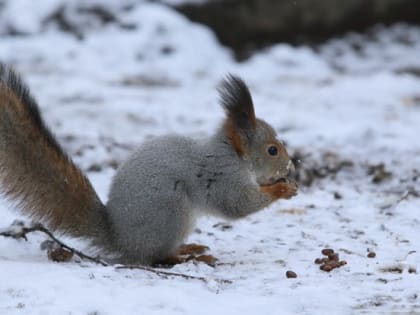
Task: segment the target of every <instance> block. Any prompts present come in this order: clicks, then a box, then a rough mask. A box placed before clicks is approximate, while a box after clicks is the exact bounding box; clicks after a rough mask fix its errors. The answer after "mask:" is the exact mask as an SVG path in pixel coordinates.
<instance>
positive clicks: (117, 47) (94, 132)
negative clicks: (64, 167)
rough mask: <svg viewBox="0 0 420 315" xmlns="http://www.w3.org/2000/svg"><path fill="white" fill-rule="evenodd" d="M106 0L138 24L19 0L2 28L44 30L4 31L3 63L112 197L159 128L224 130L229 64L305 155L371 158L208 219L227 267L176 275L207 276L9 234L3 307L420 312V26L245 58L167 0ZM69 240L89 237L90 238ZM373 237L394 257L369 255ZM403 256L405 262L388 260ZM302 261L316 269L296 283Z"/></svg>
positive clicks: (3, 253) (5, 310)
mask: <svg viewBox="0 0 420 315" xmlns="http://www.w3.org/2000/svg"><path fill="white" fill-rule="evenodd" d="M95 3H99V4H100V5H102V6H104V7H106V8H111V9H112V10H113V11H112V12H113V13H114V14H115V15H116V16H117V17H118V20H119V22H120V24H121V23H123V24H124V23H125V24H132V25H134V26H135V27H134V28H131V29H127V28H124V27H122V26H121V25H120V24H118V23H109V24H104V25H102V24H101V23H97V24H95V25H94V26H89V27H88V24H84V23H85V22H86V21H87V20H88V19H87V18H86V17H81V16H80V15H78V13H77V12H78V11H77V7H78V6H82V5H84V6H85V7H86V6H88V5H86V2H83V1H74V2H71V5H70V4H68V3H66V5H67V7H68V8H70V9H69V11H68V15H69V19H70V20H71V21H78V22H80V23H81V24H80V25H81V26H80V29H79V31H80V32H81V33H82V34H83V39H78V38H77V37H76V36H74V35H72V34H70V33H65V32H63V31H61V30H59V29H58V28H57V27H56V26H55V25H54V24H53V23H52V24H48V25H47V26H45V25H43V23H42V21H43V20H44V19H45V18H46V17H48V16H49V15H51V13H52V12H54V10H56V9H57V8H59V7H60V6H61V5H62V4H64V1H62V0H55V1H43V2H42V5H41V4H40V3H38V2H37V4H36V5H35V4H34V3H32V2H31V1H25V0H14V1H8V2H5V8H4V9H3V11H0V21H2V22H1V23H0V33H1V34H5V30H6V29H7V25H8V27H10V26H12V27H13V28H14V29H15V30H20V31H22V32H24V33H27V34H28V36H24V37H12V36H7V35H4V36H3V37H1V44H0V60H2V61H4V62H7V63H11V64H13V65H14V66H15V67H16V68H17V69H18V70H19V71H20V72H21V73H22V75H23V77H24V78H25V80H26V81H27V82H28V84H29V85H30V87H31V90H32V93H33V94H34V96H35V97H36V98H37V100H38V101H39V104H40V107H41V110H42V113H43V116H44V118H45V120H46V121H47V122H48V124H49V125H50V126H51V129H52V130H54V132H55V133H56V135H57V137H58V139H59V141H60V142H61V143H62V144H63V146H64V147H65V148H66V150H68V151H69V152H70V154H71V155H72V156H73V157H74V160H75V161H76V163H77V164H78V165H80V167H81V168H82V169H84V170H85V171H86V172H87V174H88V176H89V178H90V179H91V180H92V182H93V184H94V186H95V188H96V189H97V191H98V193H99V195H100V196H101V198H102V199H103V200H106V198H107V191H108V187H109V184H110V181H111V178H112V175H113V173H114V172H115V170H114V168H113V166H114V165H115V164H118V163H120V162H121V161H122V160H123V159H124V158H125V157H126V156H127V155H128V154H129V152H130V151H131V150H132V149H133V148H134V147H135V146H136V145H137V144H139V143H140V142H141V141H142V140H144V139H146V138H147V137H150V136H152V135H161V134H171V133H179V134H185V135H189V136H193V137H202V136H206V135H210V134H211V133H212V132H213V131H214V130H215V128H217V126H218V125H219V124H220V121H221V119H222V118H223V111H222V110H221V108H220V107H219V106H218V105H217V94H216V91H215V87H216V85H217V83H218V82H219V80H220V79H221V78H222V77H223V76H224V75H225V74H226V73H228V72H231V73H235V74H238V75H241V76H242V77H243V78H244V79H245V80H246V81H247V82H248V84H249V86H250V88H251V91H252V93H253V97H254V101H255V104H256V105H255V106H256V113H257V115H258V116H259V117H261V118H263V119H265V120H267V121H268V122H269V123H271V124H272V125H273V126H274V127H275V129H276V130H277V131H278V132H279V136H280V138H282V139H283V140H285V141H286V143H287V144H288V147H289V151H290V152H294V151H295V150H298V149H299V150H302V151H303V152H304V153H305V154H310V160H314V161H318V162H322V154H323V153H325V152H334V153H337V154H338V155H339V158H340V159H345V160H351V161H352V162H353V163H354V166H353V167H352V168H348V169H347V168H346V169H343V170H342V171H341V172H339V173H338V174H336V175H335V176H329V177H327V178H325V179H322V180H316V181H315V182H314V184H313V185H312V186H310V187H301V190H300V193H299V195H298V196H297V197H295V198H294V199H292V200H290V201H279V202H277V203H275V204H274V205H272V206H271V207H270V208H268V209H265V210H263V211H261V212H259V213H257V214H255V215H252V216H250V217H247V218H245V219H242V220H239V221H235V222H230V223H229V224H231V225H232V227H231V228H230V229H224V230H223V229H221V228H220V227H217V226H216V227H215V224H216V223H218V222H220V219H218V218H203V219H202V220H200V221H199V223H198V226H197V230H196V231H195V232H194V233H193V234H192V235H191V236H190V238H189V240H188V241H189V242H197V243H202V244H206V245H208V246H209V247H210V248H211V250H210V253H211V254H213V255H214V256H216V257H217V258H218V259H219V261H218V264H217V265H216V267H215V268H211V267H209V266H207V265H204V264H194V263H192V262H190V263H186V264H182V265H178V266H175V267H174V268H173V269H172V270H171V271H174V272H182V273H185V274H190V275H197V276H202V277H206V278H207V279H209V280H208V281H207V282H206V283H204V282H201V281H196V280H186V279H182V278H174V277H169V278H167V279H162V278H160V277H158V276H156V275H154V274H152V273H148V272H145V271H141V270H121V269H116V268H115V267H101V266H97V265H95V264H92V263H87V262H78V261H73V262H70V263H53V262H51V261H49V260H48V259H47V256H46V254H45V252H43V251H41V250H40V244H41V242H42V241H43V240H44V239H45V237H44V236H43V235H38V234H31V235H29V239H28V241H27V242H26V241H17V240H14V239H9V238H0V279H1V281H0V314H101V315H102V314H311V315H313V314H328V313H331V314H353V313H381V312H382V313H390V312H406V313H409V312H420V302H419V300H418V299H419V298H418V295H419V293H420V292H419V287H420V286H419V285H418V283H419V280H420V279H419V274H418V271H417V273H409V272H408V270H409V268H415V269H417V270H418V269H419V264H420V256H419V255H420V254H419V250H418V248H419V244H420V233H419V229H420V221H419V219H418V217H419V214H420V213H419V209H420V198H419V197H418V196H417V197H416V196H414V195H412V194H408V195H407V194H406V193H407V191H410V189H414V190H416V191H417V192H418V191H419V184H418V180H417V181H415V180H414V179H413V178H414V177H415V174H416V173H415V170H416V169H417V170H418V167H419V165H420V144H419V141H418V138H417V137H418V133H419V132H420V127H419V121H420V101H419V96H420V79H419V76H416V75H413V74H410V72H409V71H407V69H417V70H418V69H420V58H419V51H420V28H419V27H413V26H407V25H404V24H401V25H394V26H392V27H389V28H383V27H377V28H376V29H375V30H374V31H372V34H371V35H370V36H367V35H366V36H361V35H356V34H349V35H348V36H346V37H344V38H341V39H336V40H332V41H330V42H329V43H327V44H325V45H323V46H321V47H320V48H319V49H317V50H314V49H312V48H309V47H292V46H289V45H286V44H278V45H274V46H272V47H271V48H268V49H266V50H265V51H262V52H260V53H257V54H256V55H254V56H253V57H252V58H251V59H250V60H248V61H246V62H244V63H236V62H235V61H234V60H233V57H232V54H231V52H230V51H229V50H228V49H226V48H224V47H222V46H221V45H220V44H219V43H218V42H217V40H216V37H215V35H214V34H213V33H212V32H211V31H210V30H209V29H207V28H206V27H204V26H201V25H197V24H194V23H191V22H189V21H188V20H187V19H186V18H185V17H183V16H182V15H180V14H178V13H176V12H175V11H173V10H171V9H169V8H167V7H165V6H163V5H161V4H156V3H148V2H139V3H136V4H135V6H134V8H133V9H132V10H124V9H123V6H124V5H127V4H133V2H130V1H123V2H121V3H119V4H116V2H112V1H99V0H97V1H95ZM22 8H24V9H22ZM25 8H26V9H25ZM23 11H24V15H21V12H23ZM84 21H85V22H84ZM355 43H356V44H355ZM360 47H362V48H360ZM380 162H383V163H385V165H386V169H387V170H389V171H391V172H392V173H393V176H392V178H391V179H390V180H388V181H384V182H383V183H379V184H373V183H372V178H371V176H368V175H367V167H368V165H373V164H378V163H380ZM417 174H418V171H417ZM334 192H339V193H340V194H341V195H342V196H343V197H342V199H335V198H334ZM404 196H405V197H404ZM13 208H14V207H13V205H12V204H10V203H7V202H4V203H3V204H2V205H1V206H0V211H1V219H0V227H1V228H5V227H7V226H9V225H10V224H11V223H12V222H13V220H14V219H25V218H24V217H22V216H21V215H19V214H18V213H17V212H15V211H14V210H13ZM26 220H28V219H26ZM62 239H63V240H64V241H66V242H68V243H70V244H71V245H73V246H75V247H77V248H80V249H85V248H84V247H85V245H86V244H85V243H84V242H83V240H74V239H71V238H69V237H66V236H62ZM325 247H331V248H333V249H335V250H337V251H338V252H339V254H340V258H341V259H345V260H346V261H347V263H348V264H347V265H345V266H343V267H341V268H339V269H335V270H333V271H332V272H330V273H326V272H323V271H321V270H319V266H318V265H315V264H314V259H315V258H317V257H320V256H321V253H320V252H321V249H323V248H325ZM368 250H372V251H375V252H376V254H377V255H376V258H373V259H372V258H367V257H366V255H367V251H368ZM413 251H414V252H413ZM395 266H400V267H401V268H402V269H403V271H402V273H400V274H396V273H391V272H387V271H384V269H386V268H388V267H395ZM287 270H293V271H295V272H296V273H297V275H298V277H297V278H296V279H287V278H286V276H285V273H286V271H287ZM216 279H228V280H231V281H232V283H231V284H226V283H219V282H217V281H216Z"/></svg>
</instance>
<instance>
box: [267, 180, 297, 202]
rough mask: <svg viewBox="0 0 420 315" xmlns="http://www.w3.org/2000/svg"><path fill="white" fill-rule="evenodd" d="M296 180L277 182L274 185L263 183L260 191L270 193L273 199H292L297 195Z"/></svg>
mask: <svg viewBox="0 0 420 315" xmlns="http://www.w3.org/2000/svg"><path fill="white" fill-rule="evenodd" d="M297 191H298V185H297V184H296V182H283V181H281V182H277V183H274V184H272V185H261V186H260V192H261V193H263V194H266V195H269V196H270V197H271V198H272V199H273V201H274V200H277V199H280V198H281V199H290V198H292V197H294V196H296V195H297Z"/></svg>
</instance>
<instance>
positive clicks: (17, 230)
mask: <svg viewBox="0 0 420 315" xmlns="http://www.w3.org/2000/svg"><path fill="white" fill-rule="evenodd" d="M32 232H42V233H44V234H46V235H48V236H49V237H50V238H51V239H52V240H53V242H55V243H56V244H58V245H59V246H61V247H62V248H64V249H67V250H68V251H70V252H72V253H73V254H75V255H76V256H78V257H79V258H80V259H84V260H89V261H91V262H94V263H96V264H99V265H102V266H104V267H106V266H111V265H110V264H109V263H107V262H106V261H104V260H102V259H100V258H98V257H92V256H90V255H86V254H85V253H83V252H81V251H79V250H77V249H75V248H73V247H70V246H68V245H66V244H65V243H63V242H62V241H60V240H59V239H58V238H56V237H55V236H54V234H53V233H52V232H51V231H50V230H48V229H47V228H46V227H45V226H43V225H42V224H41V223H35V224H33V225H31V226H29V227H27V226H25V225H24V223H23V222H22V221H15V222H13V223H12V225H11V227H10V229H8V230H3V231H0V236H4V237H12V238H15V239H20V238H23V239H24V240H26V241H27V240H28V238H27V237H26V235H27V234H29V233H32ZM115 268H116V269H140V270H144V271H147V272H151V273H154V274H156V275H158V276H160V277H162V276H164V277H167V276H172V277H181V278H184V279H188V280H200V281H203V282H206V283H207V282H208V281H209V280H210V279H207V278H205V277H199V276H191V275H187V274H183V273H177V272H170V271H163V270H159V269H155V268H152V267H147V266H142V265H116V266H115ZM213 280H214V281H216V282H220V283H232V281H231V280H226V279H213Z"/></svg>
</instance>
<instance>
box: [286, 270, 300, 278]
mask: <svg viewBox="0 0 420 315" xmlns="http://www.w3.org/2000/svg"><path fill="white" fill-rule="evenodd" d="M286 277H287V278H297V274H296V272H294V271H292V270H287V271H286Z"/></svg>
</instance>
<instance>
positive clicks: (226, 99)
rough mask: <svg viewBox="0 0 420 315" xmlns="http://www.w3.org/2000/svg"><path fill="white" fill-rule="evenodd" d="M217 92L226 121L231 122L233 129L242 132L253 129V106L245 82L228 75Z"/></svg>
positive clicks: (254, 122) (254, 120)
mask: <svg viewBox="0 0 420 315" xmlns="http://www.w3.org/2000/svg"><path fill="white" fill-rule="evenodd" d="M217 90H218V91H219V94H220V101H221V104H222V106H223V108H224V109H225V110H226V113H227V115H228V119H231V120H232V122H233V123H234V125H235V127H236V128H238V129H242V130H244V131H245V130H249V129H254V128H255V126H256V124H257V122H256V118H255V112H254V105H253V103H252V97H251V93H250V92H249V90H248V87H247V86H246V84H245V82H244V81H243V80H242V79H240V78H239V77H236V76H233V75H231V74H228V75H227V76H226V78H225V79H224V80H223V81H222V82H221V84H220V85H219V87H218V89H217Z"/></svg>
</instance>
